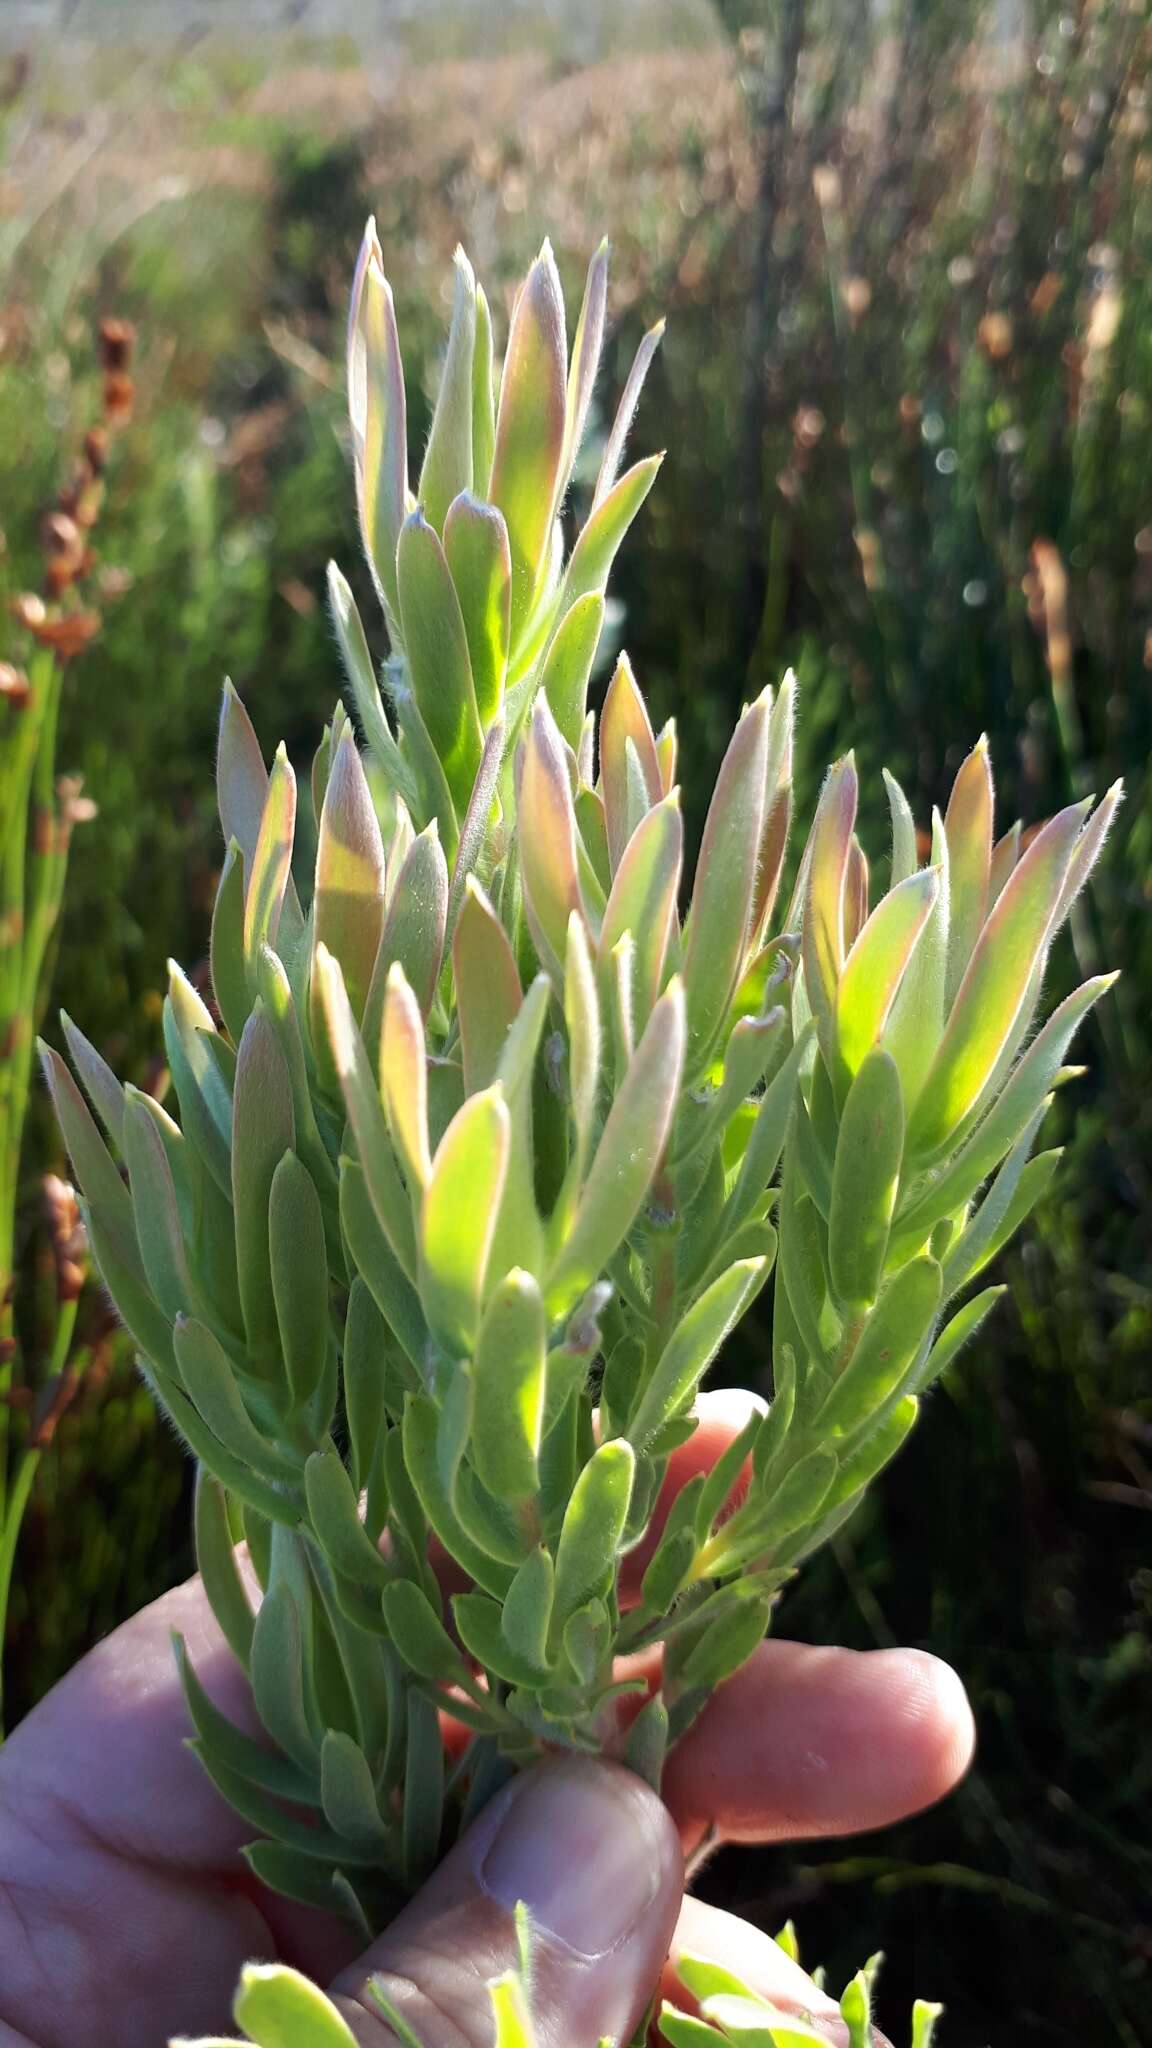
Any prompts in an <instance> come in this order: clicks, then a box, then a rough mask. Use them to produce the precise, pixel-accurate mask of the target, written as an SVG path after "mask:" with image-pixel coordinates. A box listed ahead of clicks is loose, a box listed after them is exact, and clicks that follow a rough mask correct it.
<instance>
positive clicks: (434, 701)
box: [396, 507, 484, 810]
mask: <svg viewBox="0 0 1152 2048" xmlns="http://www.w3.org/2000/svg"><path fill="white" fill-rule="evenodd" d="M396 568H397V575H398V577H399V587H400V613H401V618H402V621H403V627H404V652H405V658H406V660H407V664H408V673H409V676H410V678H411V682H412V690H413V694H414V696H415V700H416V705H417V708H418V710H419V712H420V716H421V718H422V719H423V721H424V725H425V727H426V728H427V731H428V736H429V738H430V739H431V742H432V745H433V747H434V748H435V750H436V753H437V755H438V757H439V759H440V762H441V764H442V766H443V770H444V774H445V777H446V779H447V783H448V787H449V789H450V791H451V792H452V796H453V798H454V800H455V802H456V805H457V807H458V808H459V809H460V810H463V809H464V808H465V806H466V805H467V802H468V798H469V796H470V795H471V793H472V783H473V780H474V779H475V775H476V770H477V768H478V767H479V766H480V755H481V751H482V749H483V744H484V736H483V733H482V732H481V729H480V717H479V713H478V711H477V706H476V692H475V688H474V686H473V680H472V664H471V661H470V660H469V656H468V636H467V634H466V632H465V630H464V616H463V613H462V612H461V609H460V600H459V598H458V597H457V595H456V586H455V584H454V583H453V581H452V572H451V570H450V569H449V567H448V563H447V559H446V557H445V554H444V549H443V547H442V546H441V544H440V541H439V539H438V538H437V536H436V534H435V533H434V532H433V530H432V528H431V526H429V524H428V522H427V520H426V519H425V517H424V514H423V513H422V512H421V511H420V509H419V507H417V509H416V511H415V512H413V513H412V514H411V515H410V517H409V518H407V519H406V520H405V522H404V525H403V528H402V530H401V534H400V543H399V546H398V548H397V550H396Z"/></svg>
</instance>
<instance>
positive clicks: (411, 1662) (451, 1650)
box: [384, 1579, 468, 1685]
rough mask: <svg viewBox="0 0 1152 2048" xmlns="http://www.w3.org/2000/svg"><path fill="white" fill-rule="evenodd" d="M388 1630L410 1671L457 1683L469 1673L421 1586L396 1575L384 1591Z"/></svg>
mask: <svg viewBox="0 0 1152 2048" xmlns="http://www.w3.org/2000/svg"><path fill="white" fill-rule="evenodd" d="M384 1620H385V1622H386V1623H387V1626H388V1633H389V1635H390V1636H391V1638H392V1641H393V1642H394V1643H395V1645H396V1648H397V1649H398V1651H399V1652H400V1655H401V1657H402V1658H403V1659H404V1662H405V1664H406V1665H407V1666H408V1668H409V1670H410V1671H414V1672H416V1674H417V1676H418V1677H420V1678H427V1679H429V1680H430V1681H433V1682H435V1683H436V1684H443V1685H456V1684H458V1683H459V1681H460V1679H461V1678H462V1677H465V1678H466V1677H467V1675H468V1673H467V1666H466V1665H465V1663H464V1659H463V1658H462V1657H461V1655H460V1652H459V1650H458V1649H457V1648H456V1645H455V1643H454V1642H453V1641H452V1638H451V1636H450V1635H449V1634H448V1631H447V1629H446V1628H445V1627H444V1624H443V1622H442V1621H441V1620H440V1617H439V1615H438V1614H437V1613H436V1611H435V1609H434V1608H433V1606H432V1603H431V1601H430V1600H429V1599H428V1596H427V1594H426V1593H424V1592H423V1591H422V1590H421V1588H420V1587H419V1586H417V1585H416V1584H415V1583H414V1582H413V1581H412V1580H411V1579H394V1580H393V1582H392V1584H391V1585H390V1586H389V1587H388V1588H387V1589H386V1591H385V1594H384Z"/></svg>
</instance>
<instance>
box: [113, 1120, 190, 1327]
mask: <svg viewBox="0 0 1152 2048" xmlns="http://www.w3.org/2000/svg"><path fill="white" fill-rule="evenodd" d="M124 1093H125V1100H124V1130H123V1139H124V1158H125V1161H126V1163H127V1166H128V1177H129V1185H130V1187H131V1190H132V1208H133V1212H134V1215H135V1218H136V1237H137V1241H138V1243H139V1246H140V1256H141V1258H142V1260H143V1262H144V1271H145V1273H146V1275H147V1278H148V1285H149V1287H150V1288H151V1290H152V1293H153V1295H154V1296H155V1298H156V1301H157V1303H158V1305H159V1307H160V1309H161V1310H162V1312H163V1314H164V1315H165V1316H166V1317H167V1318H168V1320H169V1321H171V1320H172V1319H173V1318H174V1317H175V1316H178V1315H179V1314H180V1313H181V1312H182V1311H185V1310H187V1309H189V1308H190V1307H191V1306H192V1301H193V1292H194V1290H193V1282H192V1277H191V1275H190V1273H189V1270H188V1260H187V1256H186V1252H185V1247H184V1240H183V1237H182V1234H181V1226H180V1209H179V1203H178V1201H177V1196H176V1185H175V1182H174V1180H173V1177H172V1167H171V1165H170V1163H169V1157H168V1150H167V1147H166V1145H165V1141H164V1138H163V1137H162V1136H161V1133H160V1130H159V1128H158V1120H159V1119H160V1118H162V1117H164V1111H163V1110H162V1109H161V1108H160V1107H159V1105H158V1104H157V1103H154V1102H152V1100H151V1098H150V1097H146V1096H143V1095H142V1094H141V1093H140V1090H139V1089H138V1088H127V1089H125V1091H124ZM164 1121H165V1123H167V1122H168V1119H167V1118H164ZM169 1130H170V1132H171V1137H170V1138H169V1141H168V1142H169V1143H172V1141H173V1140H174V1141H175V1143H174V1146H173V1150H174V1153H175V1156H176V1157H177V1158H179V1150H178V1148H180V1147H182V1146H183V1139H182V1138H181V1136H180V1133H179V1132H178V1131H177V1130H176V1128H175V1126H174V1125H169Z"/></svg>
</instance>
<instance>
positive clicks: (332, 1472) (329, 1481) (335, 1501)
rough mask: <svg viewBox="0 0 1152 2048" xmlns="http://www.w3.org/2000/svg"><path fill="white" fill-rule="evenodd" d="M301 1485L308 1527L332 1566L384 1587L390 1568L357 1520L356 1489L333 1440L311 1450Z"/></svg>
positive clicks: (348, 1576) (346, 1575) (357, 1580)
mask: <svg viewBox="0 0 1152 2048" xmlns="http://www.w3.org/2000/svg"><path fill="white" fill-rule="evenodd" d="M304 1487H305V1493H306V1496H307V1500H308V1515H309V1519H310V1521H311V1524H312V1528H313V1530H314V1532H315V1535H316V1538H317V1541H318V1542H319V1544H320V1546H321V1548H322V1549H323V1551H324V1554H325V1556H326V1557H327V1558H328V1560H329V1563H330V1564H331V1565H332V1567H333V1569H334V1570H335V1571H337V1572H339V1573H341V1574H342V1575H343V1577H344V1578H346V1579H352V1580H353V1581H354V1582H355V1583H356V1584H366V1585H369V1586H383V1587H385V1588H387V1587H388V1586H389V1585H390V1584H391V1582H392V1577H393V1573H392V1568H391V1566H390V1565H388V1564H387V1563H386V1562H385V1560H384V1558H383V1557H382V1556H381V1554H380V1552H379V1550H378V1549H377V1548H376V1545H375V1544H374V1543H373V1541H372V1538H371V1537H370V1536H369V1534H368V1531H367V1530H366V1528H365V1527H364V1524H363V1522H362V1521H361V1520H360V1507H359V1503H358V1501H357V1498H356V1490H355V1488H354V1486H353V1484H352V1481H351V1479H350V1477H349V1475H348V1470H347V1467H346V1466H345V1464H344V1460H343V1459H342V1458H341V1456H340V1453H339V1451H338V1450H337V1449H336V1447H335V1445H334V1444H331V1443H330V1444H328V1445H327V1447H326V1448H325V1449H324V1450H322V1451H314V1452H313V1453H312V1456H311V1457H310V1458H309V1460H308V1463H307V1464H306V1465H305V1467H304Z"/></svg>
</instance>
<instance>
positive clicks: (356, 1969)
mask: <svg viewBox="0 0 1152 2048" xmlns="http://www.w3.org/2000/svg"><path fill="white" fill-rule="evenodd" d="M683 1883H684V1867H683V1861H682V1858H681V1854H680V1845H679V1841H678V1839H677V1835H676V1830H675V1828H674V1826H673V1824H672V1821H671V1820H670V1818H669V1816H668V1813H667V1810H666V1809H665V1807H664V1806H662V1804H661V1802H660V1800H659V1799H658V1798H657V1797H656V1794H655V1793H654V1792H651V1791H650V1790H649V1789H648V1787H647V1785H645V1784H643V1783H642V1781H641V1780H640V1779H639V1778H636V1777H634V1776H633V1775H632V1773H631V1772H629V1771H625V1770H622V1769H621V1768H620V1767H619V1766H618V1765H616V1764H608V1763H597V1762H593V1761H592V1760H591V1759H589V1758H585V1757H572V1756H569V1757H565V1758H563V1759H562V1760H558V1761H556V1762H549V1763H545V1764H541V1765H540V1766H538V1767H537V1768H536V1769H535V1770H532V1771H530V1772H527V1773H525V1774H524V1775H523V1776H521V1777H518V1778H514V1779H513V1780H512V1782H511V1783H510V1784H508V1785H506V1786H504V1787H503V1789H502V1790H501V1791H500V1792H498V1793H497V1794H496V1796H495V1798H494V1799H493V1800H492V1801H491V1802H490V1804H489V1805H488V1806H486V1807H485V1809H484V1811H483V1813H482V1814H481V1815H480V1817H479V1819H478V1820H477V1821H476V1822H475V1823H474V1825H473V1826H472V1827H471V1828H470V1829H469V1831H468V1833H467V1834H466V1835H465V1836H464V1837H463V1838H462V1839H461V1841H460V1842H459V1843H458V1844H457V1846H456V1848H454V1849H453V1850H452V1852H451V1854H450V1855H449V1856H448V1857H446V1859H445V1861H444V1862H443V1863H442V1864H441V1865H440V1868H439V1869H438V1870H437V1871H436V1872H435V1874H434V1875H433V1876H432V1877H431V1878H430V1879H429V1881H428V1883H427V1884H426V1885H425V1886H424V1888H423V1890H422V1891H421V1892H420V1893H419V1895H418V1896H417V1897H416V1898H415V1899H413V1901H412V1903H411V1905H409V1906H407V1907H405V1909H404V1911H403V1912H402V1913H401V1914H400V1915H399V1916H398V1917H397V1919H395V1920H394V1921H393V1922H392V1924H391V1926H390V1927H389V1928H388V1931H387V1933H386V1934H383V1935H382V1936H381V1937H380V1939H379V1940H378V1941H376V1942H374V1943H373V1945H372V1947H371V1948H370V1949H369V1950H368V1952H367V1954H366V1955H363V1956H362V1957H361V1958H360V1960H359V1961H358V1962H357V1963H355V1964H354V1965H353V1966H352V1968H351V1969H348V1970H343V1971H342V1972H341V1974H340V1976H339V1977H338V1978H337V1979H336V1981H335V1984H334V1985H333V1987H332V1991H333V1996H334V1998H335V2000H336V2003H337V2005H338V2006H339V2007H340V2009H341V2011H342V2012H343V2013H344V2015H345V2017H346V2018H347V2020H348V2022H349V2024H350V2025H351V2027H352V2029H353V2031H354V2032H355V2034H356V2038H357V2040H358V2041H360V2042H362V2043H363V2044H364V2048H394V2044H395V2041H396V2036H395V2034H394V2033H393V2031H392V2029H391V2028H390V2027H389V2026H388V2025H387V2024H386V2022H385V2021H384V2020H383V2019H382V2018H380V2016H379V2013H378V2009H377V2008H376V2006H375V2004H374V2002H373V2000H372V1998H371V1995H370V1992H369V1985H370V1983H371V1982H372V1981H373V1980H374V1981H375V1982H376V1983H377V1984H378V1985H379V1988H380V1990H381V1992H382V1994H383V1996H384V1998H385V1999H386V2000H387V2001H388V2002H389V2004H391V2005H392V2006H393V2007H394V2008H395V2011H396V2013H397V2014H398V2015H399V2017H400V2018H401V2019H402V2020H403V2021H404V2023H405V2025H406V2027H409V2028H411V2030H412V2033H413V2034H414V2035H415V2036H416V2037H417V2038H418V2039H419V2041H420V2043H421V2048H490V2043H491V2040H492V2015H491V2009H490V2007H489V2003H488V1996H487V1992H486V1990H485V1986H486V1985H487V1983H488V1982H489V1980H490V1979H491V1978H492V1977H498V1976H500V1975H501V1974H502V1973H503V1972H504V1971H505V1970H508V1969H511V1968H512V1967H513V1966H514V1965H515V1963H516V1961H517V1958H518V1945H517V1938H516V1924H515V1917H514V1916H515V1908H516V1906H517V1905H518V1904H519V1903H520V1902H521V1901H522V1902H523V1903H524V1905H525V1906H527V1908H528V1911H529V1913H530V1915H531V1919H532V1927H533V1932H534V1937H535V1938H534V1942H533V1971H532V2016H533V2019H534V2020H535V2022H536V2027H537V2030H538V2034H539V2039H540V2043H541V2048H560V2044H562V2048H586V2044H587V2048H594V2044H595V2043H596V2042H598V2041H599V2040H601V2039H602V2037H603V2036H604V2035H609V2036H610V2037H611V2038H612V2039H614V2040H629V2039H630V2038H631V2036H632V2033H633V2031H634V2029H635V2028H636V2026H637V2025H638V2023H639V2021H640V2020H641V2018H642V2017H643V2014H644V2012H645V2010H646V2007H647V2005H648V2001H649V1999H650V1998H651V1996H652V1993H653V1989H654V1986H655V1984H656V1981H657V1979H658V1977H659V1975H660V1970H661V1967H662V1965H663V1962H664V1958H665V1956H666V1955H667V1952H668V1945H669V1943H670V1941H671V1939H672V1933H673V1929H674V1928H675V1925H676V1918H677V1915H678V1913H679V1910H680V1902H681V1896H682V1892H683Z"/></svg>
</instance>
